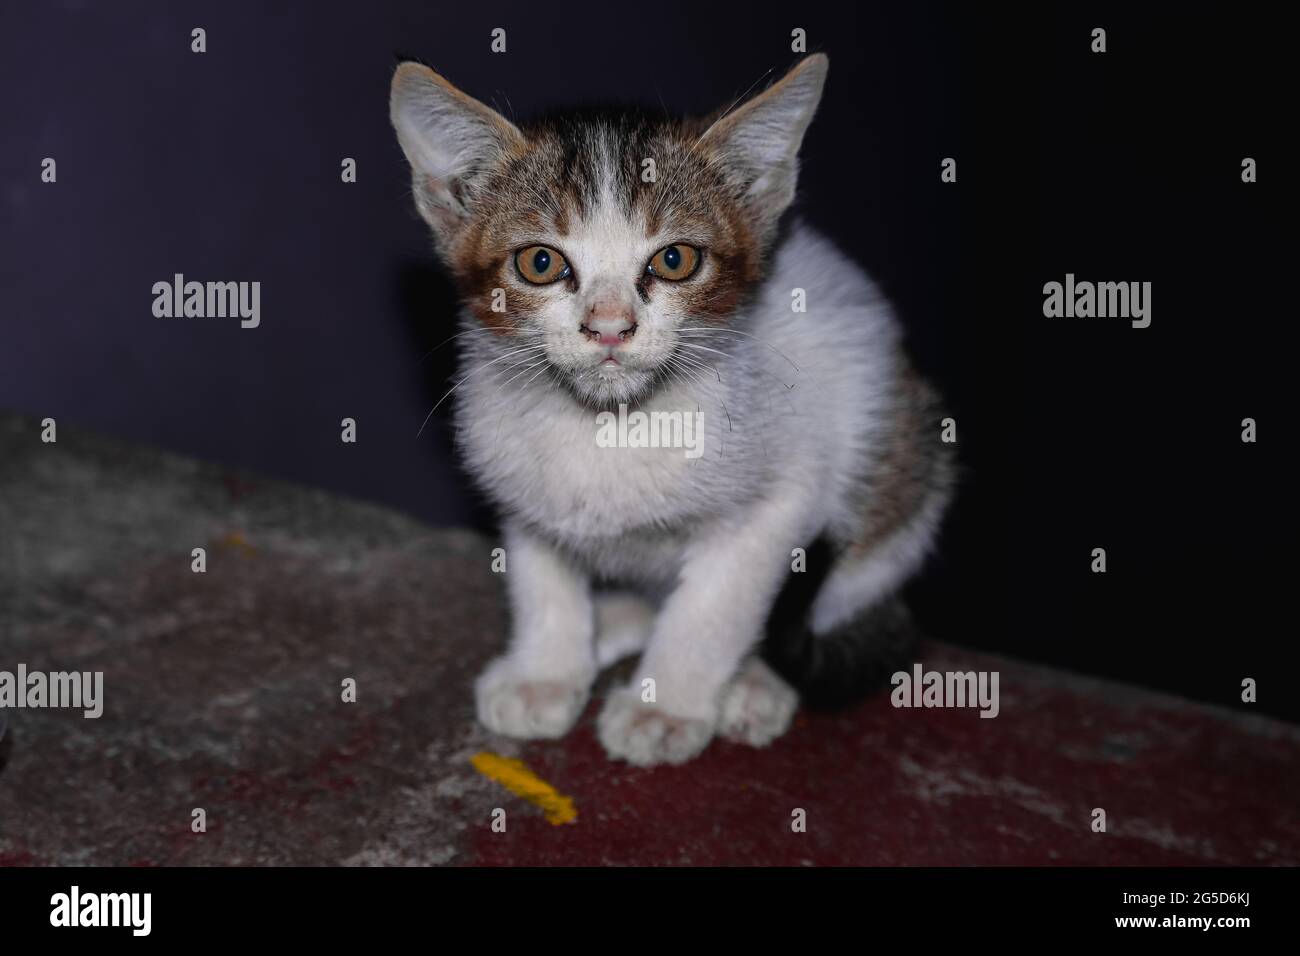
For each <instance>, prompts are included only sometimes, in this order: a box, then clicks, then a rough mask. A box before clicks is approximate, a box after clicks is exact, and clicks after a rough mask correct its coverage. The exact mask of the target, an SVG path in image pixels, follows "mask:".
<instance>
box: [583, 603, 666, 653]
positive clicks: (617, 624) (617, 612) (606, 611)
mask: <svg viewBox="0 0 1300 956" xmlns="http://www.w3.org/2000/svg"><path fill="white" fill-rule="evenodd" d="M594 603H595V605H596V666H597V667H599V668H605V667H608V666H609V665H610V664H613V663H614V662H615V661H620V660H622V659H623V658H625V657H631V656H632V655H633V654H640V653H641V652H642V651H643V650H645V646H646V644H648V643H649V641H650V632H651V631H652V630H653V629H654V623H655V607H654V605H653V604H652V603H651V602H650V601H649V600H648V599H646V598H643V597H641V595H639V594H633V593H632V592H630V591H604V592H599V593H597V594H596V595H595V598H594Z"/></svg>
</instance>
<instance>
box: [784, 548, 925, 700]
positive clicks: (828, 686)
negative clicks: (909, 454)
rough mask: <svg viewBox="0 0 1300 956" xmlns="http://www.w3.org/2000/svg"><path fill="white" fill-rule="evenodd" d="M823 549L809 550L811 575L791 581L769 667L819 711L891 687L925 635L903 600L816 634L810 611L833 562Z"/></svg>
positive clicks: (873, 608) (795, 576)
mask: <svg viewBox="0 0 1300 956" xmlns="http://www.w3.org/2000/svg"><path fill="white" fill-rule="evenodd" d="M828 550H829V549H827V548H826V546H825V545H824V544H821V543H819V544H818V545H815V546H814V547H813V548H810V549H809V550H808V569H807V571H805V572H803V573H800V574H792V575H790V580H789V582H788V583H787V585H786V588H785V589H784V590H783V591H782V592H781V596H780V598H779V599H778V600H777V604H776V607H775V608H774V609H773V612H772V615H771V617H770V618H769V620H768V627H767V635H766V638H765V640H764V641H763V645H762V656H763V659H764V660H765V661H767V663H768V664H769V665H770V666H771V668H772V669H773V670H774V671H776V672H777V673H778V674H779V675H780V676H781V677H782V678H784V679H785V681H786V682H787V683H789V684H790V685H792V686H793V687H794V688H795V689H796V690H798V691H799V697H800V700H801V701H802V703H803V704H804V705H805V706H808V707H810V708H812V709H814V710H831V709H836V708H840V707H846V706H848V705H850V704H854V703H856V702H858V701H859V700H862V699H863V698H864V697H866V696H867V695H868V694H870V693H872V692H873V691H876V690H880V689H881V688H883V687H885V686H887V685H888V684H889V679H890V677H891V676H892V675H893V674H894V673H896V672H898V671H900V670H908V669H910V667H911V664H912V661H914V660H915V653H916V647H917V644H918V643H919V641H920V632H919V630H918V629H917V627H916V625H915V623H914V622H913V620H912V615H911V613H910V612H909V611H908V609H907V607H906V605H904V604H903V601H902V599H901V598H900V597H897V596H894V597H890V598H887V599H885V600H883V601H881V602H880V603H878V604H874V605H872V606H871V607H869V608H867V609H866V610H864V611H863V612H862V613H860V614H859V615H857V616H856V617H854V618H852V619H851V620H849V621H847V622H845V623H844V624H841V625H840V626H839V627H837V628H836V629H835V630H833V631H830V632H828V633H825V634H814V633H813V632H812V630H811V629H810V628H809V626H808V609H809V608H810V607H811V605H812V600H813V598H814V597H815V595H816V592H817V590H818V589H819V588H820V586H821V583H822V581H823V580H824V579H825V576H826V571H827V569H828V568H829V566H830V565H831V563H832V561H831V558H830V555H829V553H828Z"/></svg>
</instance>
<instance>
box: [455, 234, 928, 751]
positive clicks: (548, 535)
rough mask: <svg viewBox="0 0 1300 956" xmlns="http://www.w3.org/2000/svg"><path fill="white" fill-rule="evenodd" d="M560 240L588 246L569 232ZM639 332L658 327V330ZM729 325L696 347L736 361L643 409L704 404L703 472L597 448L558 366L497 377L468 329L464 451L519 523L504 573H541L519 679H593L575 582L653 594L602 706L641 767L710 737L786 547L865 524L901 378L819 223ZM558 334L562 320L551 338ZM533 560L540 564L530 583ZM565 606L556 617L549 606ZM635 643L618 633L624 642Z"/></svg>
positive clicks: (870, 302)
mask: <svg viewBox="0 0 1300 956" xmlns="http://www.w3.org/2000/svg"><path fill="white" fill-rule="evenodd" d="M604 228H605V229H608V228H609V227H608V225H606V226H605V227H604ZM606 236H608V233H606ZM608 241H612V240H608ZM595 247H596V246H595V243H592V245H591V246H590V248H592V249H594V248H595ZM571 248H573V249H578V250H583V249H586V248H588V246H587V245H586V244H585V243H584V242H582V241H581V240H580V241H579V242H578V243H576V244H573V245H572V246H571ZM610 255H613V254H612V253H611V254H610ZM577 256H578V261H579V263H580V267H582V268H585V269H587V270H588V274H590V270H592V269H597V270H598V268H599V267H598V266H597V263H598V261H599V260H598V259H597V258H596V257H595V255H594V253H593V255H592V256H591V257H590V258H588V257H585V256H583V255H582V253H578V254H577ZM794 288H802V289H804V290H805V291H806V293H807V309H808V310H807V312H806V313H795V312H793V311H792V310H791V305H790V302H791V296H790V293H791V290H792V289H794ZM641 321H642V323H643V324H644V325H649V326H651V327H652V328H653V327H654V323H655V322H656V321H657V319H656V317H654V316H646V317H643V318H642V320H641ZM663 321H664V322H667V321H669V320H667V319H665V320H663ZM685 325H686V326H692V325H693V323H691V322H690V321H689V320H686V321H685ZM733 327H734V328H736V329H737V330H738V331H740V332H743V333H745V334H743V335H731V334H727V333H719V334H717V335H715V336H713V337H711V338H707V339H703V341H708V342H709V343H710V347H715V348H718V347H720V346H725V348H719V350H720V351H726V353H727V354H725V355H712V354H708V353H704V354H703V356H702V358H701V360H702V361H706V362H708V364H709V365H710V366H711V369H710V370H707V371H706V370H695V371H696V372H697V373H698V374H696V375H694V376H693V377H690V378H684V379H682V380H678V381H673V382H670V383H669V384H667V385H665V386H663V387H661V388H659V389H658V390H656V391H654V392H652V393H651V394H650V395H649V396H648V397H647V398H646V399H645V400H644V401H643V402H642V403H641V404H640V406H639V407H642V408H645V409H665V410H682V411H693V410H695V409H696V408H698V409H699V410H700V411H701V413H702V414H703V416H704V422H703V423H704V442H703V454H702V455H701V456H700V457H699V458H698V459H694V460H692V459H690V458H688V457H687V456H686V455H685V454H684V453H683V450H682V449H672V448H602V447H598V446H597V443H596V438H595V436H596V430H597V421H596V411H595V409H593V408H592V407H591V406H589V405H587V404H584V403H583V402H581V401H579V400H578V398H577V397H575V394H574V392H573V391H572V390H570V389H569V388H566V387H565V385H564V384H563V382H562V380H557V378H556V377H553V375H552V372H551V371H550V367H548V368H547V369H546V370H545V371H544V372H543V373H542V374H539V375H537V376H536V377H534V375H533V374H532V373H530V374H529V375H525V376H524V377H523V378H517V379H516V380H515V381H513V382H509V383H508V384H507V381H508V380H509V379H510V378H511V377H512V376H514V375H515V372H514V371H512V369H511V366H510V364H509V363H508V362H507V363H498V364H497V365H495V366H491V367H486V363H487V362H491V361H493V360H494V358H496V357H497V356H499V354H501V353H500V348H501V347H500V346H499V345H498V344H496V343H495V342H493V343H491V344H485V343H484V342H483V341H482V338H483V337H481V336H468V337H467V338H468V339H469V340H470V343H469V345H468V346H467V347H466V350H465V352H466V358H467V360H468V365H467V374H468V375H469V377H468V378H467V379H466V380H465V384H464V386H463V387H462V389H461V392H462V393H463V394H462V398H461V402H460V404H459V406H458V407H459V414H458V424H459V440H460V444H461V446H462V449H463V453H464V456H465V458H466V461H467V463H468V465H469V467H470V469H471V470H472V471H473V472H474V473H475V474H476V475H477V476H478V478H479V480H480V481H481V482H482V483H483V484H484V486H485V487H486V488H487V489H488V490H489V492H490V493H491V494H492V496H493V497H494V498H495V499H496V500H497V501H498V502H500V503H501V504H502V505H503V506H504V507H505V508H506V509H507V510H508V511H509V513H510V514H511V516H512V518H511V521H510V529H511V531H510V536H509V537H508V539H507V545H506V547H507V556H508V560H509V562H510V564H509V568H510V571H509V575H510V576H511V577H513V576H515V575H517V574H519V575H528V576H529V577H530V578H531V577H532V576H533V574H534V573H536V575H537V576H538V577H539V578H543V579H544V580H543V582H541V583H539V584H538V586H537V587H536V590H535V593H533V587H532V585H528V586H519V585H513V586H512V587H511V589H510V590H511V597H512V602H513V606H514V609H515V615H516V635H515V638H514V639H513V641H512V645H511V647H512V649H511V651H510V655H509V658H508V659H511V660H514V661H515V662H516V663H515V664H513V665H512V668H511V673H513V674H515V675H517V676H518V678H519V680H525V679H526V678H528V677H530V676H533V675H530V674H529V672H528V667H532V668H534V669H535V675H537V676H538V677H539V679H540V678H541V676H542V675H545V680H547V681H553V680H554V679H555V676H554V675H556V674H557V673H568V674H570V675H571V677H570V678H569V679H570V680H572V681H573V682H575V683H576V682H580V681H581V680H583V679H585V678H584V676H583V675H585V674H586V673H587V671H586V669H585V668H577V667H575V664H574V662H575V660H578V659H581V660H582V661H588V660H589V658H587V657H585V656H583V654H582V653H581V652H580V650H579V645H580V644H582V643H583V642H586V646H587V647H588V648H590V647H591V643H592V641H593V640H594V638H593V636H592V632H593V627H592V624H591V618H589V619H588V620H586V621H579V620H578V615H579V614H580V613H582V612H583V608H585V607H587V605H586V603H585V602H586V600H588V599H587V598H586V597H585V592H581V593H583V595H584V597H583V599H582V600H579V599H578V597H577V594H578V593H579V585H578V584H577V581H578V580H579V579H581V578H582V577H583V576H586V577H587V578H594V579H598V580H602V581H614V582H618V583H620V584H622V585H624V586H632V587H636V588H640V589H642V590H643V591H644V592H645V593H647V594H649V595H651V596H652V597H655V598H658V599H660V600H661V605H660V610H659V612H658V616H657V618H656V620H655V623H654V627H653V629H652V631H651V633H650V637H649V641H648V644H647V646H646V651H645V654H644V656H643V658H642V660H641V662H640V664H639V666H638V669H637V671H636V674H635V676H634V679H633V681H632V682H631V684H630V685H629V688H628V690H627V692H625V693H622V694H618V695H615V697H614V698H612V700H611V702H610V703H609V704H607V707H609V708H610V710H609V714H608V715H607V716H605V717H602V721H601V722H600V725H599V731H600V734H601V739H602V741H603V742H604V743H605V745H606V747H607V748H608V749H609V750H610V751H611V753H613V754H615V755H617V756H622V757H625V758H627V759H630V760H634V761H637V762H645V763H654V762H657V761H659V760H664V761H678V760H684V759H688V758H689V757H690V756H692V755H693V754H694V753H695V752H697V751H698V749H699V748H702V747H703V746H704V745H705V744H707V742H708V740H709V738H710V736H711V735H712V733H713V732H714V730H715V729H716V728H717V726H718V721H719V719H720V717H721V716H722V715H721V710H720V708H721V707H722V702H723V691H724V688H726V687H728V682H729V680H730V679H731V678H732V676H733V675H734V674H736V672H737V669H738V666H739V664H740V661H741V660H742V659H743V658H745V656H746V655H747V654H748V653H749V652H750V650H751V649H752V648H753V646H754V645H755V643H756V642H757V640H758V639H759V637H760V635H761V632H762V627H763V622H764V619H765V617H766V615H767V613H768V611H769V609H770V605H771V602H772V600H773V598H774V596H775V594H776V592H777V590H778V589H779V587H780V585H781V583H782V581H783V580H784V578H785V576H786V574H787V573H789V571H790V566H791V551H792V549H794V548H797V547H805V546H807V545H808V544H809V543H810V542H811V541H812V540H814V539H815V538H816V537H817V536H818V535H820V534H822V533H827V534H829V535H830V536H831V537H832V538H836V539H839V540H842V541H851V540H853V538H854V535H855V534H856V533H858V532H859V530H860V528H861V524H860V523H861V521H862V515H861V501H860V499H859V498H855V491H856V490H857V489H858V487H859V481H860V478H861V476H862V475H863V474H865V473H867V471H868V468H869V465H870V463H871V462H872V460H873V458H874V456H875V455H876V454H877V450H878V448H879V447H880V442H881V441H882V440H883V436H884V434H885V432H886V431H887V429H888V427H889V426H890V415H891V411H892V410H891V408H890V405H889V402H890V400H891V399H890V396H891V394H892V393H893V391H894V387H895V382H896V378H897V376H898V375H899V374H900V372H901V369H900V367H899V366H898V364H897V363H898V358H897V356H898V354H899V353H898V350H897V348H896V346H897V342H898V337H899V331H898V327H897V324H896V321H895V319H894V317H893V315H892V314H891V312H890V310H889V308H888V306H887V304H886V303H885V302H884V300H883V299H882V298H881V296H880V295H879V293H878V292H877V290H876V288H875V287H874V285H873V284H872V283H871V282H870V281H869V280H868V279H867V278H866V276H865V275H864V274H863V273H862V272H861V270H859V269H858V268H857V267H856V266H855V265H853V264H852V263H851V262H850V261H849V260H848V259H846V258H845V257H844V256H843V255H842V254H841V253H839V252H838V250H836V249H835V248H834V247H833V246H832V245H831V244H830V243H828V242H827V241H826V240H825V239H823V238H822V237H820V236H819V235H817V234H816V233H814V232H813V231H812V230H810V229H808V228H807V227H803V226H796V227H795V228H794V229H793V230H792V231H791V233H790V234H789V236H788V237H787V239H786V240H785V242H784V243H783V244H782V245H781V246H780V248H779V249H778V251H777V253H776V255H775V258H774V261H773V264H772V269H771V273H770V276H769V278H768V279H767V281H766V282H765V284H764V286H763V289H762V291H761V293H760V294H759V296H758V297H757V299H756V301H755V302H754V304H753V306H752V307H751V308H750V309H748V310H747V311H746V313H745V314H744V315H742V316H738V317H737V320H736V321H735V323H734V325H733ZM564 331H565V330H564V329H563V328H561V327H560V324H559V323H558V322H557V323H556V326H555V327H554V330H553V332H552V330H550V329H548V330H547V333H548V334H555V335H557V336H558V335H563V334H564ZM569 331H570V333H571V328H570V330H569ZM643 331H644V329H643ZM660 332H661V334H662V336H663V337H664V338H665V339H669V338H670V337H671V334H672V330H671V328H668V327H664V328H661V329H660ZM570 338H571V339H572V340H573V341H572V342H568V343H566V345H565V348H568V349H571V350H572V351H573V353H575V354H576V353H578V352H579V351H580V349H581V347H582V345H583V344H585V343H583V342H582V341H581V339H580V337H579V336H576V335H572V334H570ZM684 341H687V340H684ZM655 342H656V339H655V338H654V337H652V336H647V337H646V339H644V340H642V339H641V332H640V331H638V333H637V337H636V339H634V340H633V342H632V343H631V344H630V346H629V348H630V349H631V350H635V349H637V348H639V347H642V345H643V344H644V343H650V345H647V346H646V348H647V351H650V349H651V348H652V347H653V344H654V343H655ZM476 370H481V373H480V372H476ZM936 427H938V426H937V423H936ZM941 507H942V501H939V500H936V501H934V502H933V503H932V504H931V506H930V507H928V508H927V509H924V510H923V512H922V513H921V514H919V515H918V516H917V518H916V519H914V521H913V522H912V524H911V525H909V526H907V527H906V528H905V529H904V530H903V531H901V532H899V533H898V534H896V535H895V536H894V538H893V539H891V540H890V541H889V542H887V544H886V545H885V546H884V547H883V548H881V549H879V551H877V552H875V553H873V554H872V555H871V556H870V557H869V558H868V559H866V560H865V561H864V562H862V563H861V564H860V565H858V566H850V567H844V568H838V569H836V570H835V571H834V572H833V574H832V576H831V578H830V579H829V580H828V584H827V590H826V591H825V592H824V594H823V595H822V596H821V597H820V598H819V601H818V603H817V605H816V607H815V612H814V627H815V628H817V629H818V630H825V629H827V628H828V627H829V626H832V625H833V624H835V623H838V622H839V621H841V620H844V619H846V618H848V617H850V616H852V615H853V614H854V613H857V612H858V611H860V610H861V609H863V608H864V607H866V606H867V605H868V604H870V603H871V602H873V601H875V600H878V599H879V598H881V597H882V596H884V595H885V594H887V593H888V592H889V591H890V590H892V589H893V588H895V587H897V586H898V585H899V584H900V583H901V582H902V580H903V579H904V578H905V577H906V576H907V575H908V574H910V573H911V572H912V571H913V570H914V569H915V567H916V565H917V564H918V562H919V560H920V557H921V556H922V554H923V553H924V551H925V549H926V548H927V547H928V545H929V542H930V539H931V537H932V535H933V532H934V527H935V524H936V522H937V514H938V511H939V510H940V509H941ZM537 561H540V562H541V563H542V566H543V567H542V569H541V570H540V571H537V572H531V571H530V570H529V569H528V565H529V564H530V563H532V562H537ZM560 568H562V569H564V570H563V571H559V570H557V569H560ZM534 600H536V601H537V602H540V604H541V605H543V607H538V606H537V605H535V604H534V603H533V601H534ZM556 602H559V605H558V607H559V608H560V609H561V610H556V609H555V608H554V607H550V605H553V604H555V603H556ZM586 613H588V614H590V615H591V616H592V617H594V611H588V612H586ZM539 616H544V617H545V618H546V620H547V621H548V622H549V623H550V626H546V627H544V626H542V625H540V624H539V622H538V618H539ZM561 620H562V621H563V622H564V626H563V627H559V626H556V625H557V623H558V622H559V621H561ZM643 634H644V631H643V630H642V631H641V632H640V634H638V635H636V636H635V637H634V638H630V639H628V640H630V642H631V645H632V646H634V645H635V644H636V643H639V641H640V638H641V636H643ZM548 641H550V642H553V643H548ZM615 643H617V642H615ZM627 646H628V645H627V644H625V645H624V647H623V649H624V650H626V648H627ZM590 653H592V654H593V655H594V652H590ZM603 656H605V655H603V654H602V657H603ZM524 659H527V661H528V662H529V663H528V665H527V667H525V666H523V663H522V662H523V660H524ZM592 667H593V668H594V660H592ZM646 679H653V680H654V682H655V688H656V702H655V704H654V705H646V704H643V703H642V702H641V700H640V689H641V686H642V681H643V680H646ZM496 686H498V687H501V688H505V689H502V690H500V691H499V692H500V693H503V694H519V693H523V692H521V691H519V690H518V687H517V686H513V685H510V684H508V683H498V684H497V685H496ZM584 699H585V698H584ZM733 706H735V705H733ZM481 709H482V706H481ZM572 716H574V717H576V714H574V715H572ZM488 722H489V724H491V723H492V721H491V720H489V721H488ZM756 734H757V736H759V737H761V736H762V733H761V732H756ZM741 736H742V737H743V732H742V733H741Z"/></svg>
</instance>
